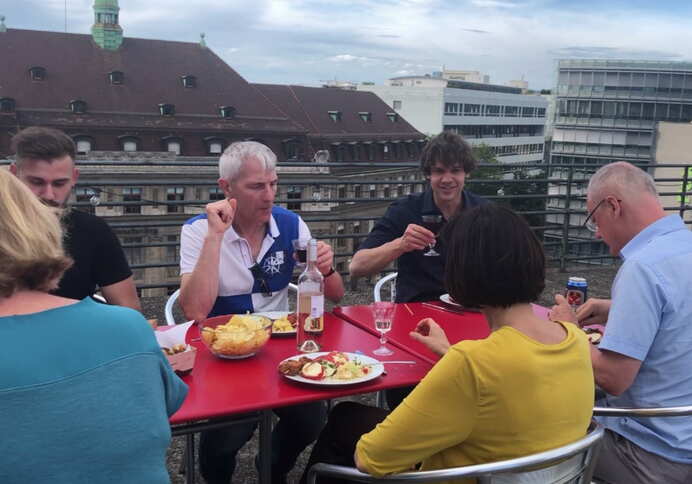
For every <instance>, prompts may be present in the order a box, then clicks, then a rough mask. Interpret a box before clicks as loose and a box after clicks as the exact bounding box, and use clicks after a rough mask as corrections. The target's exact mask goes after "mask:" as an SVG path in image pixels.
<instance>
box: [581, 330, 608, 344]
mask: <svg viewBox="0 0 692 484" xmlns="http://www.w3.org/2000/svg"><path fill="white" fill-rule="evenodd" d="M584 332H585V333H586V336H588V338H589V342H590V343H591V344H594V345H597V344H598V343H600V342H601V339H602V338H603V333H601V331H600V330H599V329H598V328H584Z"/></svg>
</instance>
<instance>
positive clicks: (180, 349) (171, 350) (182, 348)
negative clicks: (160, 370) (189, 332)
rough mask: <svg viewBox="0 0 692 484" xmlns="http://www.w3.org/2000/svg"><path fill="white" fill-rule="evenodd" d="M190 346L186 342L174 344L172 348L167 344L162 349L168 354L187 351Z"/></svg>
mask: <svg viewBox="0 0 692 484" xmlns="http://www.w3.org/2000/svg"><path fill="white" fill-rule="evenodd" d="M187 348H188V346H187V345H186V344H182V343H181V344H177V345H173V346H171V347H170V348H167V347H166V346H163V347H162V348H161V349H162V350H163V352H164V353H166V354H167V355H175V354H178V353H182V352H183V351H186V350H187Z"/></svg>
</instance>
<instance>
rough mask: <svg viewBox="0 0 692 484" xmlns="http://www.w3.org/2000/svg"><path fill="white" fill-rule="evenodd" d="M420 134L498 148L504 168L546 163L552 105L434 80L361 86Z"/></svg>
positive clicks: (514, 92)
mask: <svg viewBox="0 0 692 484" xmlns="http://www.w3.org/2000/svg"><path fill="white" fill-rule="evenodd" d="M358 89H359V90H363V91H370V92H373V93H375V94H377V95H378V96H379V97H380V98H381V99H382V100H383V101H384V102H386V103H387V104H389V105H390V106H391V107H392V109H394V111H396V112H398V113H399V114H400V115H401V116H402V117H404V118H405V119H406V120H407V121H408V122H409V123H411V124H412V125H413V126H414V127H415V128H416V129H417V130H419V131H422V132H423V133H425V134H428V135H436V134H438V133H440V132H441V131H443V130H450V131H454V132H456V133H459V134H461V135H462V136H463V137H464V138H465V139H466V140H467V141H468V142H469V143H470V144H472V145H479V144H485V145H488V146H491V147H493V148H494V150H495V153H496V155H497V158H498V160H499V161H500V162H506V163H540V162H542V161H543V145H544V126H545V122H546V110H547V107H548V101H547V100H546V99H544V98H543V97H541V96H539V95H523V94H521V89H519V88H515V87H508V86H498V85H494V84H481V83H475V82H466V81H452V80H446V79H443V78H440V77H432V76H410V77H396V78H393V79H390V80H388V81H387V82H386V84H385V85H384V86H376V85H372V84H367V85H366V84H361V85H359V86H358Z"/></svg>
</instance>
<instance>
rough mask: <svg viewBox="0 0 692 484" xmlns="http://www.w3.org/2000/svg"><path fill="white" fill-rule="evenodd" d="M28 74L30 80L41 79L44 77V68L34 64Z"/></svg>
mask: <svg viewBox="0 0 692 484" xmlns="http://www.w3.org/2000/svg"><path fill="white" fill-rule="evenodd" d="M29 75H30V76H31V80H32V81H43V80H45V78H46V69H45V68H44V67H38V66H34V67H32V68H30V69H29Z"/></svg>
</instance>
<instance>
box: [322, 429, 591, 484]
mask: <svg viewBox="0 0 692 484" xmlns="http://www.w3.org/2000/svg"><path fill="white" fill-rule="evenodd" d="M603 435H604V428H603V427H602V426H601V425H600V424H592V425H591V427H590V429H589V432H588V433H587V434H586V436H585V437H583V438H581V439H579V440H577V441H576V442H572V443H571V444H567V445H564V446H562V447H558V448H556V449H552V450H548V451H545V452H539V453H537V454H532V455H528V456H525V457H518V458H515V459H508V460H503V461H498V462H490V463H487V464H478V465H470V466H464V467H454V468H450V469H441V470H434V471H421V472H403V473H401V474H392V475H389V476H386V477H383V478H377V477H373V476H371V475H369V474H364V473H362V472H360V471H358V470H357V469H355V468H353V467H344V466H336V465H331V464H323V463H319V464H315V465H314V466H312V467H311V468H310V471H309V473H308V484H315V482H316V479H317V476H318V475H323V476H330V477H338V478H341V479H345V480H349V481H353V482H368V483H387V484H394V483H396V484H404V483H409V482H439V481H447V480H452V479H454V480H456V479H466V478H476V479H477V483H478V484H492V483H498V484H509V483H510V482H511V483H515V484H516V483H526V484H528V483H538V482H540V483H542V484H548V483H555V484H557V483H560V484H567V483H574V484H588V483H590V482H591V477H592V474H593V470H594V466H595V463H596V462H595V457H596V456H597V454H598V451H599V450H600V446H601V441H602V439H603ZM551 471H556V474H558V473H559V475H556V476H555V477H554V478H552V477H551V478H547V477H546V472H551ZM546 479H548V480H546Z"/></svg>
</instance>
